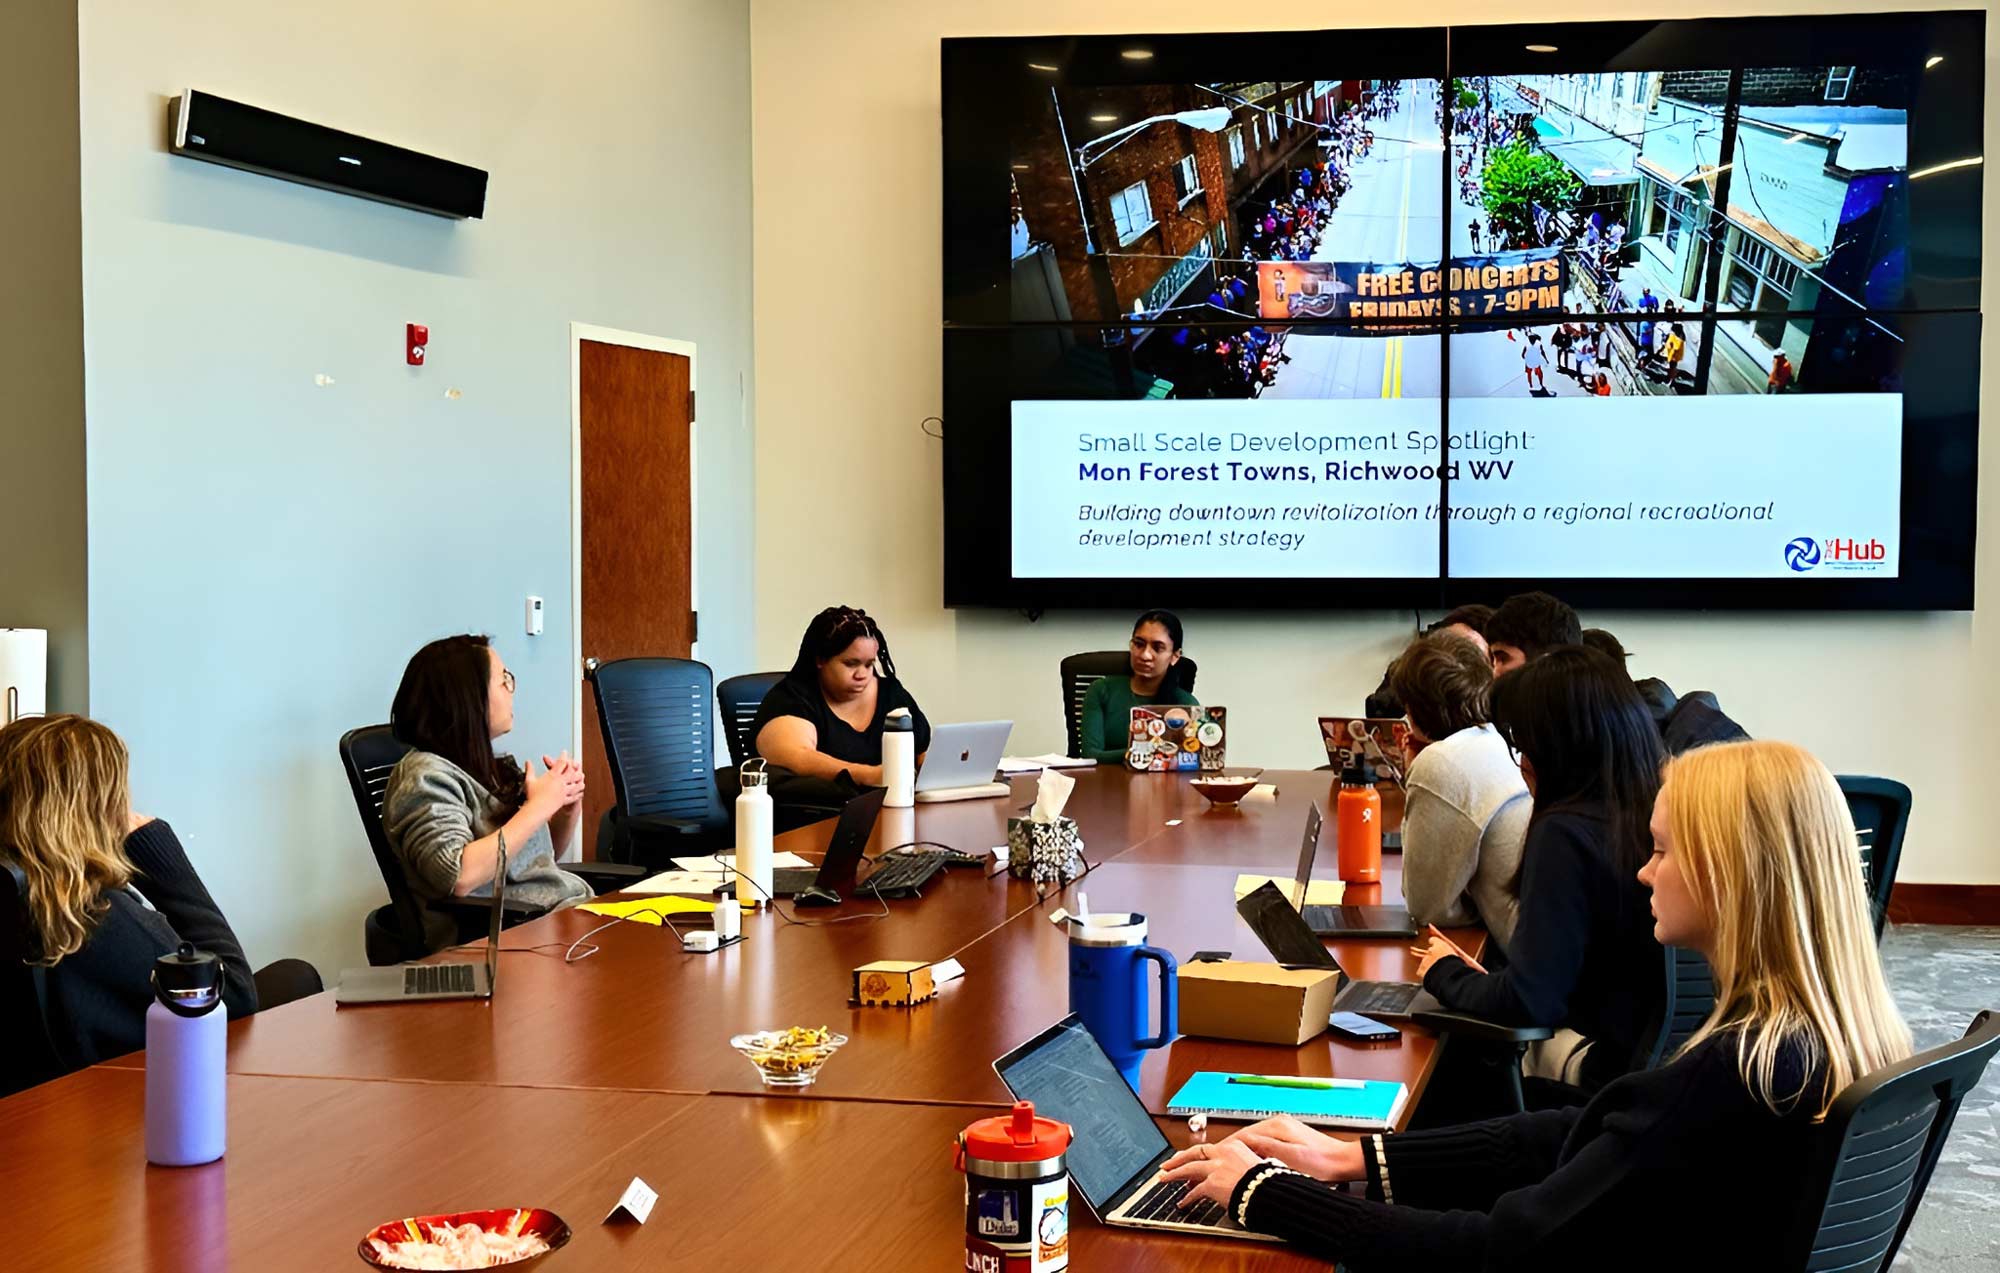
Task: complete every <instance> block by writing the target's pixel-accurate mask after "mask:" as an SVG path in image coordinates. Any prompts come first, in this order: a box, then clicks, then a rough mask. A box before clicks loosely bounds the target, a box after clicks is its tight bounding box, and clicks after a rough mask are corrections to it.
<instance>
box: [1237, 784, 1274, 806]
mask: <svg viewBox="0 0 2000 1273" xmlns="http://www.w3.org/2000/svg"><path fill="white" fill-rule="evenodd" d="M1277 798H1278V789H1277V788H1276V787H1274V786H1272V785H1271V784H1270V783H1268V782H1260V783H1258V784H1257V785H1256V786H1254V787H1252V788H1250V791H1249V794H1247V795H1245V796H1244V797H1243V800H1242V803H1244V804H1249V803H1250V802H1251V801H1253V800H1255V801H1257V802H1258V803H1260V804H1261V803H1263V802H1265V801H1269V800H1276V799H1277Z"/></svg>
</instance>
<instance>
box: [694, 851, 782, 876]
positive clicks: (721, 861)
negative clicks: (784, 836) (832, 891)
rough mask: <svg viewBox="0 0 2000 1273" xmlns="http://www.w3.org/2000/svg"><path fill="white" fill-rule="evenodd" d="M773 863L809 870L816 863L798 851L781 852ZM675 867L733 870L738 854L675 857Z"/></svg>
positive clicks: (715, 870)
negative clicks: (801, 855) (806, 858)
mask: <svg viewBox="0 0 2000 1273" xmlns="http://www.w3.org/2000/svg"><path fill="white" fill-rule="evenodd" d="M771 865H772V866H773V867H780V866H802V867H805V868H806V869H807V870H811V869H812V867H813V865H814V864H813V863H811V862H808V861H806V860H805V859H804V858H802V857H800V856H799V855H798V854H796V853H780V854H778V855H777V856H775V857H773V858H772V859H771ZM674 869H675V870H678V871H706V872H709V873H710V874H715V873H717V872H724V871H733V870H735V869H736V855H735V854H734V853H724V854H720V855H717V854H712V853H710V854H703V855H702V856H700V857H691V858H675V859H674Z"/></svg>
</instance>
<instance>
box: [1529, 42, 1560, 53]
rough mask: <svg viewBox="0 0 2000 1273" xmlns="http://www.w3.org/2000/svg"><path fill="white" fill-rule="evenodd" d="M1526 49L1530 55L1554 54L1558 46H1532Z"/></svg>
mask: <svg viewBox="0 0 2000 1273" xmlns="http://www.w3.org/2000/svg"><path fill="white" fill-rule="evenodd" d="M1526 47H1527V50H1528V52H1530V53H1553V52H1555V51H1556V46H1555V45H1553V44H1530V45H1528V46H1526Z"/></svg>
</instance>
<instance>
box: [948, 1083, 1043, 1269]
mask: <svg viewBox="0 0 2000 1273" xmlns="http://www.w3.org/2000/svg"><path fill="white" fill-rule="evenodd" d="M1070 1140H1071V1133H1070V1129H1069V1124H1067V1123H1058V1122H1057V1121H1056V1120H1055V1119H1053V1118H1036V1117H1035V1106H1034V1104H1033V1102H1030V1101H1016V1102H1014V1109H1013V1111H1012V1112H1011V1113H1009V1114H1007V1115H1005V1116H1004V1117H1001V1118H982V1119H980V1120H979V1121H978V1122H976V1123H974V1124H973V1125H972V1126H970V1127H968V1128H966V1129H965V1130H964V1131H963V1132H960V1133H959V1136H958V1145H957V1154H956V1159H957V1166H958V1169H959V1170H960V1171H962V1172H964V1173H965V1268H966V1273H1061V1270H1063V1269H1066V1268H1068V1267H1069V1169H1068V1167H1067V1166H1065V1164H1064V1155H1065V1153H1066V1152H1067V1151H1068V1149H1069V1143H1070Z"/></svg>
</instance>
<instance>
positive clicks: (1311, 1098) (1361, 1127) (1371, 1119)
mask: <svg viewBox="0 0 2000 1273" xmlns="http://www.w3.org/2000/svg"><path fill="white" fill-rule="evenodd" d="M1331 1081H1333V1082H1340V1083H1342V1084H1343V1085H1342V1086H1340V1087H1331V1088H1317V1089H1312V1088H1300V1087H1265V1086H1262V1085H1260V1084H1255V1083H1232V1082H1230V1081H1229V1075H1228V1074H1226V1073H1222V1072H1220V1071H1215V1070H1202V1071H1200V1072H1199V1073H1197V1074H1196V1075H1195V1076H1194V1077H1193V1078H1190V1079H1189V1080H1188V1081H1187V1082H1186V1083H1184V1084H1182V1085H1181V1090H1180V1091H1178V1092H1175V1093H1174V1098H1173V1099H1172V1100H1171V1101H1169V1102H1167V1113H1169V1114H1174V1115H1179V1116H1185V1115H1188V1114H1206V1115H1208V1116H1209V1117H1210V1118H1226V1119H1232V1120H1235V1121H1238V1122H1244V1123H1254V1122H1256V1121H1257V1120H1259V1119H1263V1118H1272V1117H1274V1116H1276V1115H1279V1114H1290V1115H1291V1116H1292V1117H1294V1118H1296V1119H1298V1120H1299V1121H1300V1122H1302V1123H1308V1124H1310V1125H1312V1126H1314V1127H1344V1128H1349V1129H1352V1130H1357V1131H1376V1132H1380V1131H1393V1130H1394V1129H1395V1125H1396V1119H1397V1118H1398V1117H1399V1116H1400V1115H1401V1114H1402V1112H1403V1104H1404V1102H1405V1101H1407V1100H1408V1099H1409V1096H1410V1089H1409V1088H1407V1087H1405V1086H1403V1085H1402V1084H1401V1083H1387V1082H1382V1081H1380V1080H1377V1079H1359V1080H1338V1079H1336V1080H1331ZM1348 1083H1352V1084H1353V1086H1347V1085H1346V1084H1348Z"/></svg>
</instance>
